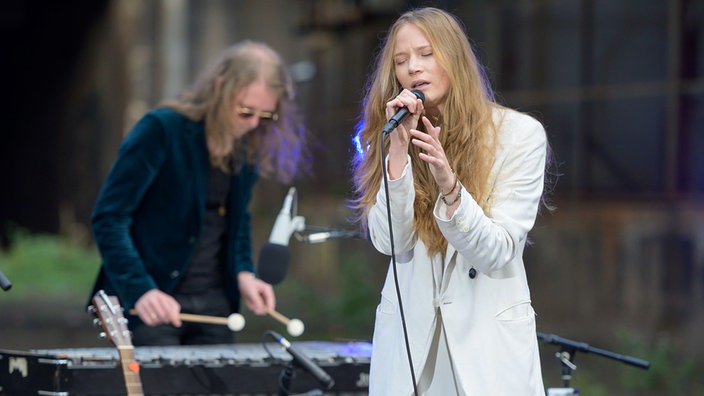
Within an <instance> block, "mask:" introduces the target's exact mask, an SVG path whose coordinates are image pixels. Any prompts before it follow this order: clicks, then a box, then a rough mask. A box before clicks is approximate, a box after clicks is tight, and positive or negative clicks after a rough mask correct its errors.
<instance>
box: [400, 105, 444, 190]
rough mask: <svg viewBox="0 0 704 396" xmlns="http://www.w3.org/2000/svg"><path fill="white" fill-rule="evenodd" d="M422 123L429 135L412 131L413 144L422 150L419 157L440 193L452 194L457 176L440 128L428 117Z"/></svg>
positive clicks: (415, 130)
mask: <svg viewBox="0 0 704 396" xmlns="http://www.w3.org/2000/svg"><path fill="white" fill-rule="evenodd" d="M422 121H423V124H424V125H425V130H426V131H428V133H423V132H421V131H419V130H417V129H411V130H410V134H411V137H412V140H411V143H412V144H413V145H415V146H416V147H418V148H419V149H420V150H421V152H420V155H419V157H420V159H421V160H423V161H425V162H426V163H427V164H428V166H429V167H430V173H432V175H433V177H434V178H435V182H436V183H437V184H438V187H439V188H440V192H443V193H446V194H450V193H452V192H453V191H454V187H455V184H454V183H455V175H454V173H453V171H452V167H451V166H450V162H449V161H448V159H447V156H446V155H445V150H444V149H443V147H442V144H440V139H439V137H440V127H435V126H433V124H431V123H430V120H429V119H428V117H423V119H422Z"/></svg>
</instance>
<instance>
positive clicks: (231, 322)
mask: <svg viewBox="0 0 704 396" xmlns="http://www.w3.org/2000/svg"><path fill="white" fill-rule="evenodd" d="M227 327H228V328H229V329H230V330H232V331H240V330H242V329H244V316H242V315H240V314H238V313H233V314H232V315H230V316H228V317H227Z"/></svg>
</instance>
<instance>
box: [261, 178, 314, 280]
mask: <svg viewBox="0 0 704 396" xmlns="http://www.w3.org/2000/svg"><path fill="white" fill-rule="evenodd" d="M295 199H296V187H291V188H290V189H289V190H288V194H286V198H285V199H284V204H283V205H282V207H281V211H280V212H279V214H278V215H277V216H276V221H275V222H274V227H273V228H272V229H271V234H270V235H269V240H268V241H267V242H266V243H265V244H264V245H263V246H262V249H261V250H260V251H259V260H258V267H257V276H258V277H259V279H261V280H263V281H264V282H266V283H269V284H271V285H275V284H278V283H280V282H281V281H282V280H284V277H286V272H288V264H289V261H290V260H291V250H290V249H289V247H288V241H289V240H290V239H291V235H293V233H294V232H295V231H300V230H303V229H304V228H305V219H304V218H303V217H302V216H295V217H293V216H292V214H293V211H294V210H293V207H294V203H295Z"/></svg>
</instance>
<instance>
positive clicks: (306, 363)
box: [266, 330, 335, 390]
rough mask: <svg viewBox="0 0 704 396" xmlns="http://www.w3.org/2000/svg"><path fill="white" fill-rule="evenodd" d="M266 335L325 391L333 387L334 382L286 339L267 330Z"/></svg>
mask: <svg viewBox="0 0 704 396" xmlns="http://www.w3.org/2000/svg"><path fill="white" fill-rule="evenodd" d="M266 332H267V334H269V336H270V337H271V338H273V339H274V340H275V341H276V342H277V343H279V345H281V346H282V347H283V348H284V350H286V352H288V353H289V354H290V355H291V356H292V357H293V362H294V363H297V364H299V365H300V366H301V367H303V368H304V369H305V370H306V371H308V372H309V373H310V374H311V375H313V376H314V377H315V379H317V380H318V382H320V384H321V385H323V386H324V387H325V389H326V390H327V389H330V388H332V387H333V385H335V381H334V380H333V379H332V377H330V375H328V373H326V372H325V371H324V370H323V369H322V368H320V366H318V365H317V364H315V362H313V361H312V360H310V358H308V356H306V355H304V354H303V352H301V351H299V350H298V349H296V348H295V347H294V346H293V345H291V343H290V342H288V340H287V339H285V338H284V337H283V336H282V335H281V334H279V333H277V332H275V331H272V330H267V331H266Z"/></svg>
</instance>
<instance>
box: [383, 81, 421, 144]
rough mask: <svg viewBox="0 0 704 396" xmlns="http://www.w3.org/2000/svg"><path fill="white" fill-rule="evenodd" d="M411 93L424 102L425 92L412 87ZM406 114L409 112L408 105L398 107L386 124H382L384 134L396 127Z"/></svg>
mask: <svg viewBox="0 0 704 396" xmlns="http://www.w3.org/2000/svg"><path fill="white" fill-rule="evenodd" d="M411 93H412V94H413V95H415V96H416V98H417V99H420V100H421V102H425V94H424V93H423V92H422V91H420V90H418V89H414V90H412V91H411ZM408 114H410V111H409V110H408V107H401V108H400V109H398V111H397V112H396V114H394V115H393V117H391V119H390V120H389V121H388V122H387V123H386V125H384V135H388V134H389V133H391V131H393V130H394V129H396V127H397V126H398V125H399V124H400V123H401V122H402V121H403V120H404V119H405V118H406V117H407V116H408Z"/></svg>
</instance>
